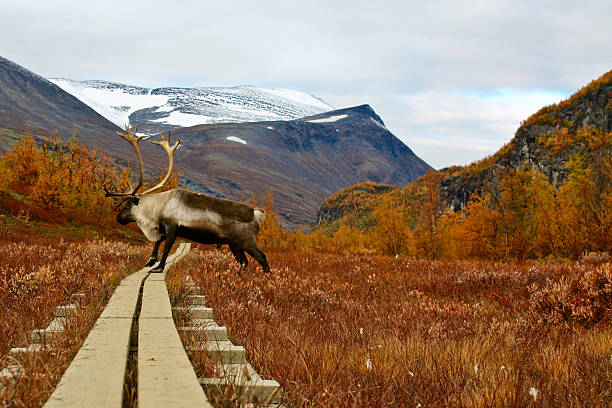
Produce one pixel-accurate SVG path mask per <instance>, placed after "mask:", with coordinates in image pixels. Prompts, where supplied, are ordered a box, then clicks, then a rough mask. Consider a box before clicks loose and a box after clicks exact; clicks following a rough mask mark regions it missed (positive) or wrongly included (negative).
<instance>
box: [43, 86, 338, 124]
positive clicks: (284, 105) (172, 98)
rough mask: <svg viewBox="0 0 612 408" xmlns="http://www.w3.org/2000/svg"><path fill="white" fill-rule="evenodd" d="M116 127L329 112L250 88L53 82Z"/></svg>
mask: <svg viewBox="0 0 612 408" xmlns="http://www.w3.org/2000/svg"><path fill="white" fill-rule="evenodd" d="M50 81H52V82H53V83H55V84H56V85H58V86H59V87H61V88H62V89H64V90H65V91H66V92H68V93H70V94H72V95H74V96H75V97H77V98H78V99H79V100H81V101H82V102H83V103H85V104H87V105H88V106H90V107H91V108H92V109H94V110H96V111H97V112H98V113H100V114H101V115H102V116H104V117H106V118H107V119H109V120H110V121H112V122H113V123H115V124H116V125H118V126H121V127H123V126H125V125H126V124H129V125H130V126H132V127H135V126H138V127H139V129H140V132H141V133H143V134H155V133H158V132H165V131H169V130H173V129H176V128H178V127H190V126H194V125H199V124H211V123H239V122H259V121H265V120H291V119H297V118H300V117H304V116H309V115H313V114H317V113H321V112H325V111H329V110H333V109H334V108H333V107H332V106H331V105H329V104H327V103H325V102H324V101H322V100H321V99H319V98H317V97H315V96H313V95H311V94H307V93H303V92H298V91H293V90H288V89H267V88H259V87H255V86H251V85H242V86H234V87H193V88H185V87H158V88H145V87H140V86H134V85H128V84H121V83H117V82H111V81H102V80H90V81H75V80H71V79H67V78H52V79H50Z"/></svg>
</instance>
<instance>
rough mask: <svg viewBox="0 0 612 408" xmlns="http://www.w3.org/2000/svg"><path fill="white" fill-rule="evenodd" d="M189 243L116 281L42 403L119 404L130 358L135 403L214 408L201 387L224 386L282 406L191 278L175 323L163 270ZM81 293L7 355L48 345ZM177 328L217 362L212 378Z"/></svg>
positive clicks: (12, 373) (12, 372)
mask: <svg viewBox="0 0 612 408" xmlns="http://www.w3.org/2000/svg"><path fill="white" fill-rule="evenodd" d="M189 249H190V244H187V243H182V244H180V245H179V246H178V248H177V250H176V252H174V253H173V254H172V255H171V256H170V257H168V259H167V263H166V269H165V270H164V272H163V273H150V271H151V269H152V268H153V267H147V268H143V269H141V270H139V271H137V272H135V273H132V274H131V275H129V276H127V277H126V278H125V279H123V280H122V281H121V282H120V284H119V285H118V286H117V288H116V289H115V292H114V293H113V295H112V297H111V299H110V300H109V302H108V304H107V305H106V307H105V309H104V311H103V312H102V313H101V315H100V317H99V318H98V320H97V321H96V323H95V325H94V327H93V328H92V330H91V332H90V333H89V335H88V336H87V338H86V339H85V342H84V343H83V345H82V347H81V348H80V349H79V351H78V353H77V355H76V356H75V357H74V359H73V361H72V362H71V364H70V366H69V367H68V369H67V370H66V371H65V373H64V375H63V376H62V378H61V380H60V382H59V384H58V385H57V387H56V388H55V390H54V391H53V393H52V394H51V397H50V398H49V399H48V401H47V402H46V404H45V405H44V407H48V408H57V407H75V408H76V407H79V408H81V407H92V408H103V407H104V408H106V407H108V408H120V407H122V406H123V396H124V388H125V384H126V378H127V377H126V372H127V371H129V370H128V360H129V361H130V362H132V361H136V363H137V364H136V373H137V377H136V378H137V381H135V382H136V383H137V396H138V397H137V400H138V406H139V407H147V408H148V407H190V408H191V407H205V408H206V407H212V406H213V405H211V404H210V402H209V400H208V399H207V397H206V393H207V392H213V393H215V394H219V392H221V393H223V390H224V389H226V387H230V388H231V389H232V390H234V391H235V392H237V394H236V395H237V397H238V398H240V400H241V401H242V403H243V406H258V407H259V406H275V407H280V406H282V405H281V402H282V391H281V388H280V385H279V384H278V382H276V381H274V380H270V379H263V378H261V377H260V376H259V374H258V373H257V372H256V371H255V370H254V369H253V367H251V365H250V364H249V363H248V361H247V360H246V352H245V349H244V348H243V347H242V346H237V345H234V344H232V342H231V341H230V340H229V338H228V336H227V329H226V328H225V327H223V326H219V325H217V323H216V322H215V321H214V319H213V310H212V309H211V308H209V307H206V305H205V297H204V296H203V295H201V294H199V293H200V289H199V288H198V287H197V286H196V285H195V284H194V283H193V282H191V281H189V282H187V283H186V285H188V287H189V289H190V290H191V292H192V293H194V294H192V295H189V296H188V297H187V306H186V307H182V308H178V307H177V308H176V310H177V311H179V312H180V313H182V314H183V315H187V316H189V320H188V322H189V323H188V326H186V327H179V328H178V329H177V328H176V327H175V324H174V320H173V317H172V310H173V309H172V306H171V304H170V298H169V296H168V289H167V287H166V280H165V279H166V272H167V271H168V269H169V267H170V266H172V265H173V264H175V263H176V262H177V261H178V260H179V259H180V258H181V257H182V256H183V255H185V254H186V253H187V252H188V251H189ZM82 296H83V295H78V294H77V295H73V298H74V304H71V305H66V306H59V307H58V308H57V310H56V315H55V316H56V317H55V319H54V320H53V321H52V322H51V323H50V324H49V326H48V327H47V328H46V329H41V330H34V331H33V332H32V344H30V345H29V346H28V347H21V348H13V349H12V350H11V353H10V354H11V357H13V360H15V361H16V362H18V361H19V358H20V357H23V356H24V354H27V353H39V352H45V351H46V350H49V349H48V347H49V346H48V342H47V341H45V338H49V337H50V336H57V335H60V336H61V335H62V333H63V331H64V325H65V324H67V322H68V321H69V319H70V318H71V315H72V314H74V312H75V311H76V310H77V309H78V307H79V301H80V299H81V297H82ZM179 332H183V333H185V334H187V335H188V336H190V337H192V338H197V339H199V341H198V342H197V343H196V344H197V347H194V348H196V349H197V351H199V352H204V353H206V355H207V356H208V358H210V360H211V362H212V363H214V364H216V369H215V375H216V377H213V378H198V376H197V375H196V373H195V371H194V369H193V366H192V365H191V362H190V361H189V358H188V356H187V353H186V351H185V349H184V347H183V344H182V342H181V338H180V337H179ZM136 335H137V342H136V341H135V339H136V337H135V336H136ZM134 354H136V355H137V358H136V359H135V358H134ZM131 365H133V364H131ZM0 375H2V376H3V377H4V378H5V379H11V378H15V377H16V376H19V375H22V370H21V367H20V366H19V364H15V365H12V366H9V367H6V368H4V369H3V370H2V372H1V373H0Z"/></svg>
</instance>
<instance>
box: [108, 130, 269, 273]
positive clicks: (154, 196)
mask: <svg viewBox="0 0 612 408" xmlns="http://www.w3.org/2000/svg"><path fill="white" fill-rule="evenodd" d="M137 130H138V127H136V128H135V129H134V131H133V132H131V131H130V127H129V126H126V127H125V133H121V132H117V134H118V135H119V136H121V137H122V138H123V139H125V140H126V141H127V142H128V143H130V145H131V146H132V147H133V148H134V150H135V151H136V156H137V158H138V163H139V166H140V180H139V183H138V185H137V186H136V188H134V189H133V190H132V192H130V193H117V192H110V191H108V189H107V188H106V187H104V192H105V194H106V196H107V197H120V198H123V199H124V200H125V201H126V202H127V204H126V205H125V206H124V207H123V209H121V211H120V212H119V214H118V215H117V222H119V223H120V224H122V225H126V224H129V223H130V222H134V221H135V222H136V224H137V225H138V227H139V228H140V230H141V231H142V233H143V234H144V235H145V236H146V237H147V239H148V240H149V241H152V242H155V245H154V246H153V252H152V253H151V256H150V257H149V260H148V261H147V264H146V266H153V265H154V264H155V263H156V262H157V252H158V249H159V246H160V244H161V243H162V241H165V243H164V251H163V254H162V257H161V260H160V261H159V265H157V266H156V267H155V268H154V269H153V270H151V272H162V271H163V270H164V266H165V264H166V258H167V257H168V254H169V253H170V248H172V245H173V244H174V241H175V239H176V238H177V237H181V238H187V239H189V240H191V241H194V242H198V243H201V244H217V246H218V247H220V246H221V245H223V244H227V245H229V247H230V249H231V251H232V253H233V254H234V257H235V258H236V260H237V261H238V263H239V264H240V266H241V269H243V268H246V266H247V265H248V260H247V257H246V255H245V252H246V253H248V254H249V255H251V256H252V257H253V258H255V260H257V262H259V264H260V265H261V267H262V268H263V270H264V272H266V273H268V272H270V266H269V265H268V261H267V259H266V255H265V254H264V253H263V252H261V250H259V248H258V247H257V233H258V232H259V228H260V226H261V223H262V222H263V220H264V219H265V217H266V212H265V211H264V210H262V209H261V208H252V207H249V206H248V205H245V204H242V203H239V202H235V201H230V200H224V199H220V198H216V197H210V196H207V195H204V194H200V193H194V192H192V191H189V190H184V189H180V188H176V189H173V190H169V191H163V192H159V193H154V192H155V191H157V190H159V189H160V188H162V187H163V186H164V185H165V184H166V182H167V181H168V179H169V178H170V174H171V173H172V169H173V166H174V151H175V150H176V148H177V147H178V145H179V143H180V141H176V142H175V143H174V145H173V146H170V133H168V139H167V140H166V139H165V138H164V135H163V134H162V133H160V134H159V136H160V139H161V140H160V141H152V142H151V143H154V144H157V145H159V146H161V147H162V148H163V149H164V150H165V151H166V153H167V154H168V159H169V165H168V172H167V174H166V176H165V177H164V179H163V180H162V181H161V182H160V183H159V184H157V185H156V186H154V187H151V188H150V189H148V190H146V191H143V192H141V193H137V191H138V189H140V187H142V155H141V153H140V148H139V147H138V142H140V140H141V139H143V138H145V137H146V136H136V131H137Z"/></svg>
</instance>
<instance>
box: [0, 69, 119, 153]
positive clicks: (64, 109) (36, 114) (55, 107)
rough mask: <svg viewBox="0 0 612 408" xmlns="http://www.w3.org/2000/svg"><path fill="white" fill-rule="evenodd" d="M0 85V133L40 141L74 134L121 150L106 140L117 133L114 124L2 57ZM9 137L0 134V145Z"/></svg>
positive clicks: (3, 149) (0, 150) (0, 149)
mask: <svg viewBox="0 0 612 408" xmlns="http://www.w3.org/2000/svg"><path fill="white" fill-rule="evenodd" d="M0 84H2V86H1V87H0V128H1V129H6V130H11V131H14V132H18V133H28V134H32V135H35V136H37V137H43V138H44V137H48V136H49V135H51V134H52V133H53V132H54V131H56V130H57V131H58V132H59V134H60V135H62V136H63V137H70V136H71V135H72V134H73V133H74V132H75V131H76V132H77V133H78V135H79V138H80V139H81V140H82V141H83V142H85V143H88V144H92V145H94V144H95V145H100V144H102V145H106V146H108V147H110V148H115V149H121V148H123V147H122V146H121V143H120V142H121V141H120V140H115V138H112V139H110V140H106V139H107V138H108V136H111V137H112V136H113V135H114V134H115V131H116V130H120V129H119V128H118V127H117V126H116V125H115V124H113V123H111V122H110V121H108V120H107V119H105V118H104V117H102V116H100V115H99V114H98V113H96V112H95V111H94V110H93V109H91V108H90V107H89V106H87V105H85V104H84V103H82V102H81V101H79V100H78V99H77V98H75V97H74V96H72V95H70V94H68V93H66V92H64V91H63V90H62V89H61V88H59V87H58V86H56V85H54V84H53V83H51V82H49V81H48V80H46V79H45V78H43V77H41V76H39V75H36V74H34V73H33V72H31V71H28V70H27V69H25V68H23V67H21V66H19V65H17V64H15V63H13V62H11V61H9V60H7V59H5V58H2V57H0ZM11 134H13V133H12V132H3V133H2V139H4V140H3V141H10V140H11V139H13V140H14V137H13V138H12V137H11V136H10V135H11ZM2 139H0V140H2ZM100 140H105V141H104V142H103V143H100ZM120 146H121V147H120ZM7 149H8V143H0V153H4V152H6V151H7Z"/></svg>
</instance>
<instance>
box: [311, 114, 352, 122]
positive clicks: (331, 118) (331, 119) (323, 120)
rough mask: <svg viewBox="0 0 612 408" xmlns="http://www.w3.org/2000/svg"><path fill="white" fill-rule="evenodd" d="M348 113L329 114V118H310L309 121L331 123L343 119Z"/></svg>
mask: <svg viewBox="0 0 612 408" xmlns="http://www.w3.org/2000/svg"><path fill="white" fill-rule="evenodd" d="M347 116H348V115H346V114H345V115H334V116H329V117H327V118H322V119H313V120H309V121H308V122H310V123H331V122H337V121H339V120H341V119H344V118H346V117H347Z"/></svg>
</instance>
